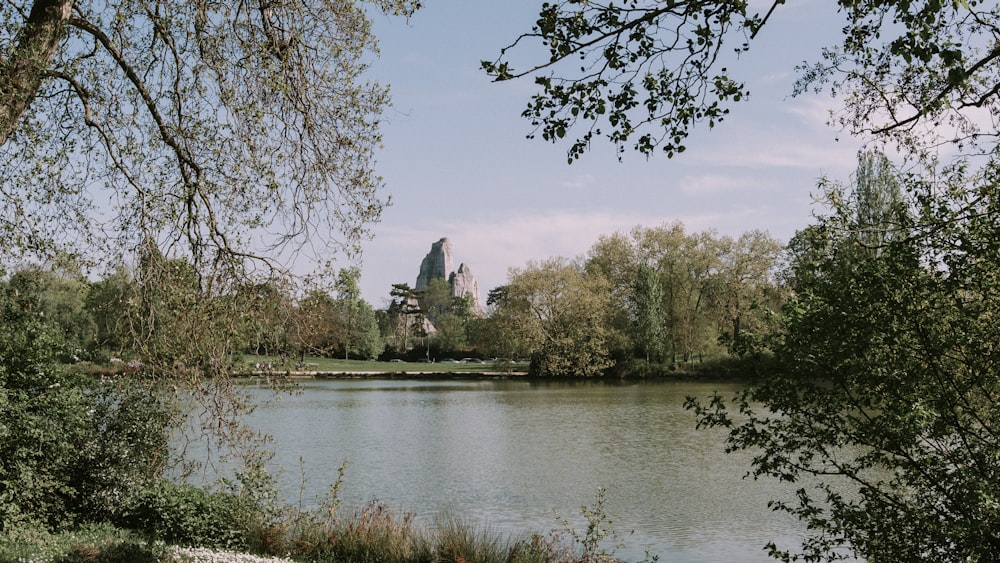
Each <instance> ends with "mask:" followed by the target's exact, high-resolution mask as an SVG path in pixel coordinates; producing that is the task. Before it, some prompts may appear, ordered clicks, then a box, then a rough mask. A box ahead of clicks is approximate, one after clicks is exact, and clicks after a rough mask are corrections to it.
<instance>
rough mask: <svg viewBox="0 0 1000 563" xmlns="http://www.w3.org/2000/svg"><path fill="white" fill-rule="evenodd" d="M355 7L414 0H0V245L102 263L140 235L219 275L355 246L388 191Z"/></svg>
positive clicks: (368, 46) (366, 43) (397, 10)
mask: <svg viewBox="0 0 1000 563" xmlns="http://www.w3.org/2000/svg"><path fill="white" fill-rule="evenodd" d="M369 5H371V7H373V8H374V9H376V10H379V11H382V12H384V13H389V14H401V15H408V14H410V13H412V11H413V10H415V9H416V8H417V6H418V3H417V2H411V1H408V0H372V1H371V2H365V1H357V2H354V1H351V2H332V3H331V2H307V3H265V4H255V3H253V2H246V1H245V0H234V1H229V2H222V3H214V2H203V1H198V2H184V3H179V4H170V5H163V4H158V3H155V2H147V1H145V0H136V1H131V2H126V3H124V4H109V3H101V2H94V1H83V2H79V1H78V2H73V1H70V0H23V1H17V2H7V3H5V5H4V6H3V8H0V52H3V57H2V59H0V84H3V85H4V86H3V87H2V88H0V147H2V148H3V150H2V152H0V167H2V168H3V169H4V170H5V175H4V178H3V181H2V189H3V192H4V194H5V197H4V199H3V203H2V206H3V213H2V215H3V216H4V217H8V218H12V219H10V220H5V221H3V222H0V247H3V248H5V249H18V250H19V251H35V252H40V253H42V254H43V255H45V254H48V253H49V252H50V251H52V250H53V249H57V248H60V247H62V248H66V247H70V246H72V247H73V248H74V249H75V250H77V251H80V252H84V253H86V252H88V250H89V249H88V246H90V245H96V246H94V247H93V252H94V254H93V255H92V256H93V257H96V258H98V259H102V260H103V259H104V257H105V256H112V257H118V256H121V255H122V253H123V252H130V251H133V250H135V249H137V248H138V247H139V246H140V244H141V243H142V240H143V239H144V238H147V237H152V238H154V239H157V240H158V241H159V242H162V243H165V244H171V245H174V244H176V245H177V246H176V247H175V248H174V250H177V251H178V254H177V257H181V256H183V257H186V258H188V259H189V260H190V261H191V262H192V264H193V265H194V266H195V267H196V269H198V270H200V271H205V270H214V272H215V273H216V274H219V275H226V276H231V275H238V274H242V273H244V272H242V271H241V270H240V268H241V266H242V265H243V263H244V261H245V260H246V259H247V258H249V257H257V258H261V259H265V261H266V262H268V263H269V264H270V266H273V267H278V264H279V261H278V260H275V258H277V257H278V256H279V255H280V248H288V249H291V250H295V251H298V250H303V247H305V245H306V243H311V244H312V245H315V246H313V248H319V247H322V248H323V249H324V252H325V251H329V250H331V249H333V248H337V247H341V248H344V249H346V250H348V251H353V250H355V248H356V245H357V243H358V241H359V240H360V239H361V238H362V237H364V236H366V235H367V232H368V225H369V224H370V223H371V222H372V221H376V220H377V219H378V217H379V214H380V212H381V209H382V207H383V204H384V200H383V198H382V197H381V196H380V195H379V190H380V188H381V183H382V182H381V180H380V179H379V178H378V177H377V176H376V175H375V174H374V171H373V161H374V159H373V154H374V151H375V150H376V149H377V147H378V146H379V143H380V138H381V137H380V133H379V115H380V113H381V111H382V110H383V109H384V108H385V107H386V105H387V104H388V90H387V88H386V87H384V86H383V85H380V84H377V83H374V82H370V81H369V80H368V79H367V78H366V75H365V70H366V69H367V66H368V64H369V61H370V56H371V54H372V53H375V52H377V44H376V41H375V38H374V36H373V34H372V30H371V22H370V19H369V11H368V7H369ZM107 201H113V202H114V206H115V207H114V209H113V210H111V211H110V213H108V212H105V211H102V210H101V209H100V207H102V206H103V203H102V202H107ZM66 233H69V234H70V235H72V234H74V233H75V234H78V235H79V236H76V237H74V236H64V235H65V234H66ZM338 238H339V240H337V239H338ZM331 239H332V240H331ZM74 240H75V241H78V243H77V244H75V245H74V244H73V241H74ZM319 240H324V242H326V243H327V244H322V245H320V244H318V242H319ZM182 246H183V247H186V248H182ZM261 249H269V250H268V251H267V255H266V256H265V255H263V254H264V253H263V252H261ZM305 249H306V250H307V249H308V247H306V248H305ZM104 252H106V253H107V254H106V255H105V254H103V253H104ZM314 258H315V259H316V261H317V263H319V264H322V262H323V261H325V260H327V259H328V258H329V257H328V256H314Z"/></svg>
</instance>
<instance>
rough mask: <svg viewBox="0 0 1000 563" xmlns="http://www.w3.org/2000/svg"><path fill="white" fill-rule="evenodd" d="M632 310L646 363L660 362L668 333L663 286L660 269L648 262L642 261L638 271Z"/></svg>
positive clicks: (639, 349)
mask: <svg viewBox="0 0 1000 563" xmlns="http://www.w3.org/2000/svg"><path fill="white" fill-rule="evenodd" d="M632 311H633V315H634V316H635V335H636V344H637V348H638V352H639V353H640V354H641V355H643V356H645V358H646V361H647V362H659V361H661V360H662V359H663V350H664V348H665V344H666V335H667V333H666V323H665V319H664V317H665V315H664V314H663V287H662V286H661V285H660V275H659V272H657V271H656V270H655V269H654V268H653V267H652V266H650V265H649V264H640V265H639V269H638V272H637V273H636V276H635V284H634V290H633V297H632Z"/></svg>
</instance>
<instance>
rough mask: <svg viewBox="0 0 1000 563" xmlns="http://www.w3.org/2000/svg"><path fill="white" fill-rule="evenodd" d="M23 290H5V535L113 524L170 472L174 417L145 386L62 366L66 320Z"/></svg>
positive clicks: (0, 339)
mask: <svg viewBox="0 0 1000 563" xmlns="http://www.w3.org/2000/svg"><path fill="white" fill-rule="evenodd" d="M22 290H23V286H22V285H21V284H19V283H13V284H8V285H6V286H4V287H3V288H2V292H0V318H2V322H0V529H7V528H8V527H9V526H11V525H13V524H17V523H18V522H24V521H35V522H39V523H41V524H42V525H45V526H48V527H51V528H53V529H55V528H61V527H64V526H66V525H69V524H72V523H74V522H76V521H82V520H94V519H101V518H106V517H108V516H109V515H112V514H115V513H116V512H119V511H121V510H122V509H123V507H124V506H125V505H126V504H127V503H128V502H129V501H130V500H131V498H132V497H133V496H134V495H135V494H136V493H137V492H138V491H139V490H141V489H142V488H143V487H145V486H146V485H147V484H148V483H150V482H151V480H152V479H155V478H156V477H157V476H158V474H159V472H160V471H161V470H162V468H163V466H164V464H165V463H166V457H167V452H166V449H167V436H166V428H167V424H168V421H169V420H170V417H169V414H170V413H169V411H168V409H167V407H166V406H165V405H164V404H163V403H161V402H160V397H159V396H158V395H157V394H155V393H153V392H151V391H150V390H149V389H147V388H146V387H144V386H141V385H123V386H120V387H119V386H117V385H112V384H101V383H98V382H94V381H93V380H90V379H88V378H86V377H83V376H79V375H75V374H72V373H67V372H65V371H64V370H63V369H61V368H60V367H58V366H57V365H56V359H57V357H58V356H59V351H60V350H61V349H63V350H64V349H65V347H66V340H65V335H64V332H63V330H62V328H61V327H60V326H59V320H58V319H57V318H53V317H51V316H46V315H44V314H43V313H44V310H45V309H44V308H43V307H42V305H43V304H44V302H43V301H42V300H39V299H38V295H37V294H36V293H32V292H25V291H22Z"/></svg>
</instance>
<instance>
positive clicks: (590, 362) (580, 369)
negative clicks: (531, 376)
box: [500, 258, 613, 376]
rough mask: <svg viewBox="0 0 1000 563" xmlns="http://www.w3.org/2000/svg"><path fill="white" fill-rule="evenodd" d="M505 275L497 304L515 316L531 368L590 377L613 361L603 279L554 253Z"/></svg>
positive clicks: (545, 374)
mask: <svg viewBox="0 0 1000 563" xmlns="http://www.w3.org/2000/svg"><path fill="white" fill-rule="evenodd" d="M508 278H509V280H508V281H509V283H508V285H507V286H506V295H505V297H504V299H503V300H502V301H501V303H500V306H501V307H503V308H504V314H505V315H509V316H510V317H512V318H516V319H517V321H518V323H517V325H516V330H519V331H520V334H521V335H522V340H523V341H524V342H525V344H526V345H527V348H528V350H529V352H530V353H531V371H532V372H533V373H535V374H537V375H543V376H593V375H600V374H601V372H602V371H603V370H604V369H605V368H608V367H610V366H611V365H612V364H613V362H612V361H611V358H610V355H609V351H608V345H607V343H608V341H609V339H610V338H611V331H612V329H610V328H609V327H608V326H607V325H606V323H605V321H606V319H607V318H608V313H607V308H608V307H609V305H610V303H611V299H610V296H609V294H608V282H607V280H605V279H604V278H603V277H600V276H588V275H587V274H586V271H585V269H584V268H583V267H582V266H581V265H580V264H577V263H573V262H570V261H567V260H565V259H558V258H557V259H550V260H546V261H544V262H541V263H529V264H528V265H527V266H526V267H525V268H523V269H514V270H511V271H510V273H509V274H508Z"/></svg>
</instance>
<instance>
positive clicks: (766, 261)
mask: <svg viewBox="0 0 1000 563" xmlns="http://www.w3.org/2000/svg"><path fill="white" fill-rule="evenodd" d="M780 253H781V244H780V243H778V241H777V240H775V239H774V238H772V237H771V236H770V235H768V234H767V233H765V232H763V231H750V232H747V233H743V234H742V235H740V237H739V238H738V239H736V240H733V239H731V238H729V237H723V238H722V239H721V240H720V254H721V263H722V265H721V268H720V271H719V278H720V279H719V281H720V283H719V290H718V295H717V296H716V297H715V299H716V300H717V301H718V303H717V306H718V309H719V314H720V324H721V325H722V326H721V327H720V333H721V338H722V340H723V341H724V342H726V344H727V345H728V347H729V350H730V352H731V353H733V354H734V355H736V356H742V355H745V354H749V353H754V352H757V351H759V350H760V349H761V342H760V340H761V339H762V338H763V337H764V336H766V335H767V334H768V333H770V332H772V330H773V326H772V325H773V322H772V320H771V319H772V318H773V316H772V315H771V313H777V311H778V309H779V308H780V306H781V304H782V302H783V299H782V298H783V295H782V292H781V291H780V290H779V288H778V282H777V279H776V278H777V269H778V265H779V257H780Z"/></svg>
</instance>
